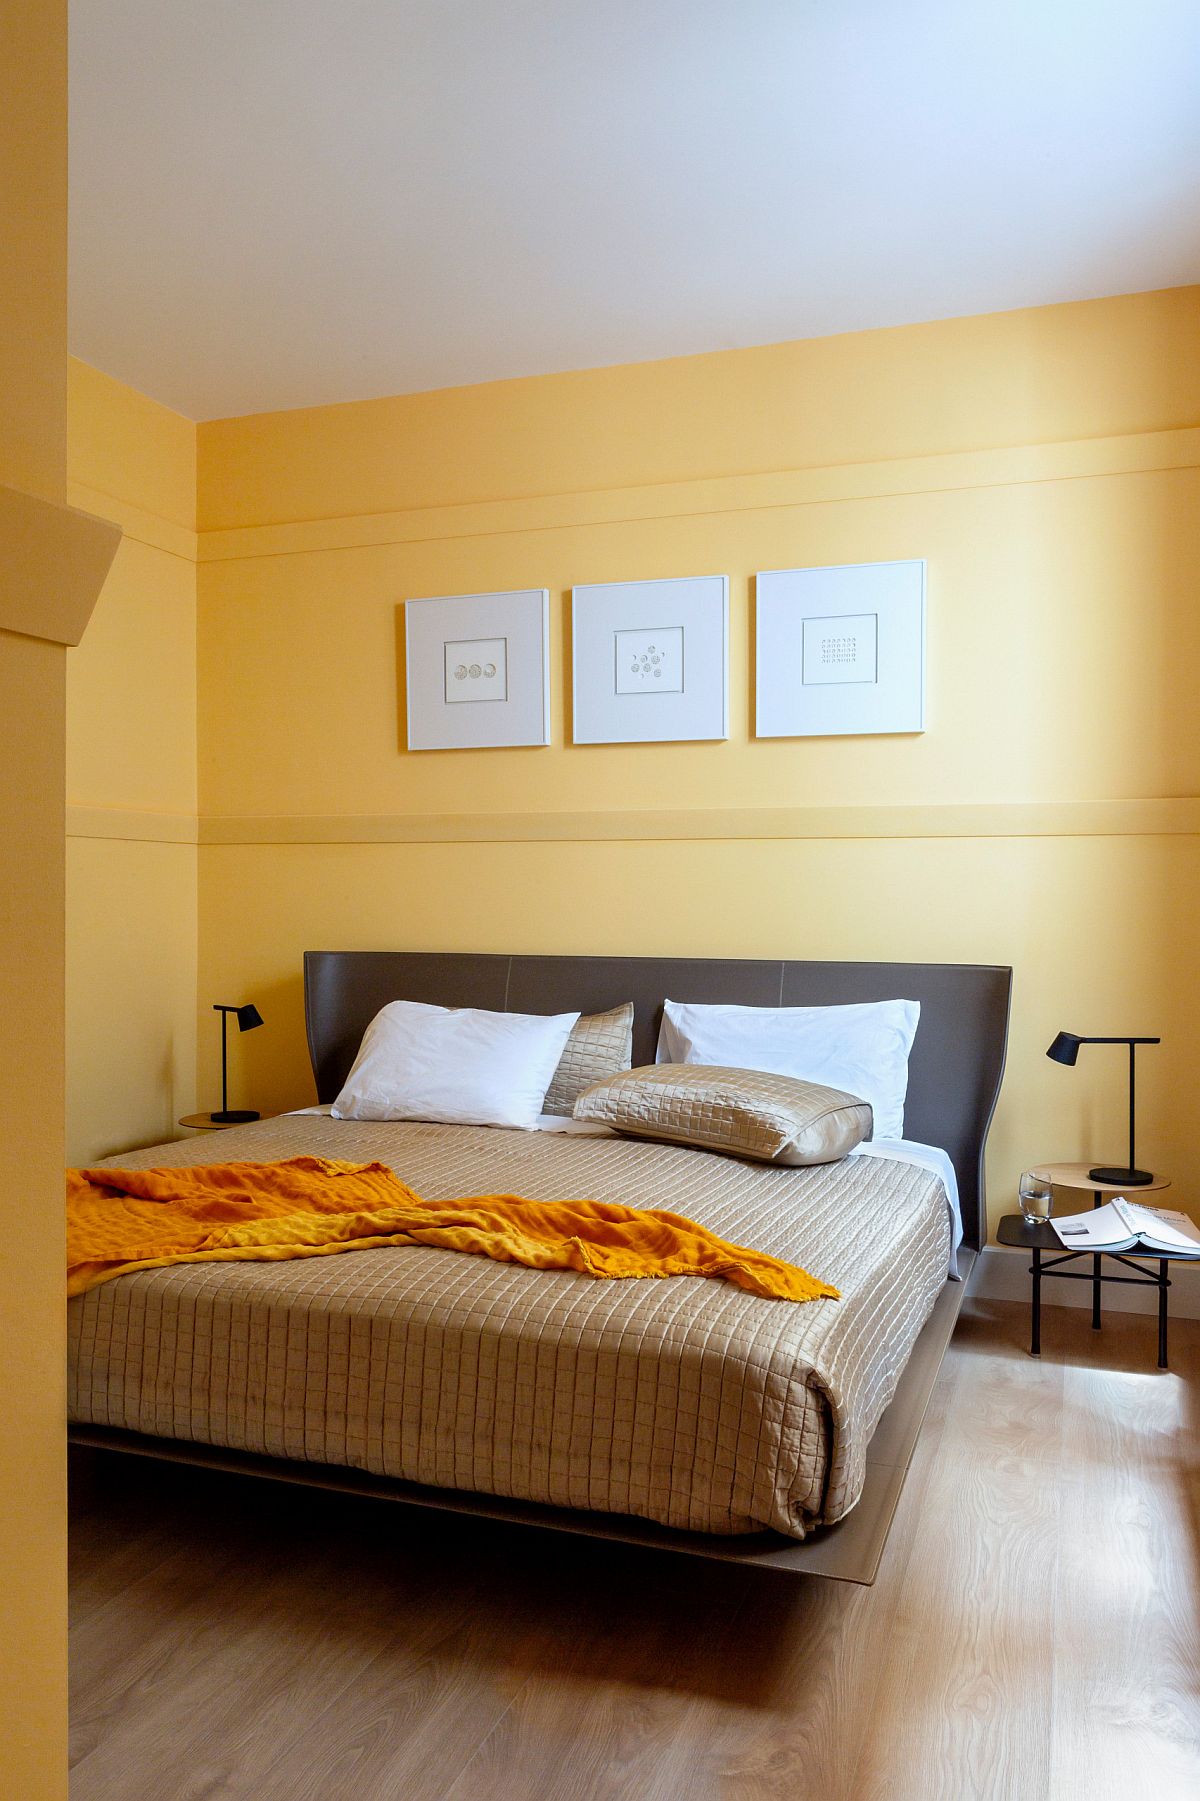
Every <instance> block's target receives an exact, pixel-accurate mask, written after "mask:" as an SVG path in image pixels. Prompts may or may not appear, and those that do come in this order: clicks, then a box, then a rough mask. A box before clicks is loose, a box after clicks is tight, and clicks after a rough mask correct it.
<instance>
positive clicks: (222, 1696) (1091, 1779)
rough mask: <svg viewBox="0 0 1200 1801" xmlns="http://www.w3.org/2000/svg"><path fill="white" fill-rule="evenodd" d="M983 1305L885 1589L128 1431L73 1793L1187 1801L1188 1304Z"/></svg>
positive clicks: (1194, 1628)
mask: <svg viewBox="0 0 1200 1801" xmlns="http://www.w3.org/2000/svg"><path fill="white" fill-rule="evenodd" d="M1043 1320H1044V1327H1043V1332H1044V1338H1043V1346H1044V1355H1043V1357H1042V1361H1041V1363H1040V1364H1038V1363H1035V1362H1033V1361H1031V1360H1030V1358H1029V1357H1028V1356H1027V1355H1026V1351H1025V1346H1026V1336H1025V1334H1026V1313H1025V1310H1024V1308H1022V1307H1018V1306H1017V1305H1015V1304H1012V1303H998V1302H972V1303H968V1307H967V1310H966V1311H965V1312H964V1315H963V1318H962V1321H961V1322H960V1325H959V1330H958V1333H957V1336H956V1338H955V1341H954V1344H953V1346H952V1348H951V1351H950V1354H949V1356H948V1357H947V1360H946V1364H945V1367H944V1369H943V1373H942V1377H941V1380H940V1382H939V1385H938V1388H937V1391H936V1393H935V1395H934V1399H933V1402H932V1404H931V1408H930V1413H929V1418H928V1420H927V1423H926V1426H925V1430H924V1432H923V1434H922V1437H921V1441H920V1443H919V1445H918V1447H917V1454H916V1458H915V1460H914V1464H913V1468H912V1471H911V1473H910V1475H909V1479H908V1483H907V1486H906V1488H905V1492H904V1495H903V1496H902V1499H901V1503H900V1509H899V1512H898V1514H897V1517H896V1521H895V1524H894V1526H893V1530H892V1537H891V1541H890V1543H889V1545H888V1549H887V1551H886V1553H885V1555H884V1560H883V1566H882V1569H881V1571H880V1576H879V1580H878V1582H877V1583H876V1584H875V1586H874V1588H869V1589H867V1588H860V1587H857V1586H855V1585H852V1584H848V1583H838V1582H826V1581H821V1580H818V1579H815V1578H811V1577H801V1578H791V1579H789V1578H785V1577H774V1576H771V1575H769V1574H768V1573H766V1572H762V1571H752V1572H747V1571H746V1570H743V1569H740V1568H737V1567H729V1568H727V1567H723V1566H720V1567H718V1566H711V1567H710V1566H705V1565H698V1564H697V1563H696V1562H695V1561H694V1560H693V1559H691V1558H685V1557H669V1556H665V1555H662V1554H659V1553H653V1552H648V1551H641V1550H634V1549H631V1548H629V1547H622V1546H620V1545H612V1544H604V1543H599V1542H595V1541H590V1540H582V1539H580V1540H574V1539H566V1538H562V1537H560V1536H558V1535H555V1534H536V1533H531V1532H529V1531H527V1530H522V1529H520V1528H516V1527H512V1526H500V1525H496V1524H492V1523H489V1522H486V1521H469V1520H463V1519H458V1518H454V1517H451V1516H432V1517H431V1515H430V1514H429V1513H428V1512H427V1511H425V1510H417V1509H405V1508H399V1507H395V1506H389V1505H388V1504H386V1503H383V1502H365V1501H347V1500H344V1499H342V1498H339V1497H337V1496H328V1495H320V1494H313V1493H307V1492H305V1493H301V1492H299V1491H294V1492H293V1491H288V1490H284V1489H281V1488H280V1487H279V1486H278V1485H276V1484H274V1483H254V1482H250V1481H248V1480H245V1479H234V1478H229V1477H220V1476H212V1475H208V1474H196V1473H194V1472H188V1471H186V1470H181V1469H178V1468H175V1469H170V1468H156V1467H149V1468H148V1467H147V1465H146V1463H145V1461H144V1460H142V1459H126V1460H121V1459H116V1458H111V1457H109V1458H105V1459H103V1462H104V1463H105V1464H106V1465H117V1466H118V1467H119V1470H120V1475H119V1477H112V1478H107V1479H106V1478H104V1477H102V1478H101V1480H100V1482H99V1483H98V1485H97V1487H96V1489H95V1492H94V1494H93V1495H92V1496H91V1498H90V1499H89V1500H88V1501H87V1503H86V1504H85V1505H83V1506H81V1507H80V1508H79V1510H78V1513H77V1517H76V1525H75V1533H74V1551H73V1578H72V1597H73V1600H72V1625H71V1649H72V1665H73V1691H74V1698H73V1708H72V1757H73V1774H72V1781H71V1795H72V1801H209V1798H212V1801H216V1798H217V1797H221V1798H226V1797H227V1798H229V1801H233V1798H234V1797H236V1798H237V1801H343V1797H344V1798H345V1801H608V1798H610V1797H622V1798H628V1801H676V1798H679V1801H708V1798H710V1797H712V1798H714V1801H716V1798H720V1801H756V1798H757V1797H764V1798H765V1797H786V1798H787V1801H808V1798H809V1797H813V1798H814V1801H1076V1798H1078V1801H1108V1798H1109V1797H1112V1798H1113V1801H1116V1798H1117V1797H1120V1801H1141V1798H1142V1797H1146V1798H1147V1801H1150V1798H1151V1797H1153V1801H1184V1798H1185V1797H1186V1801H1196V1797H1197V1796H1200V1472H1198V1464H1197V1456H1198V1452H1197V1442H1198V1437H1197V1427H1198V1425H1200V1322H1193V1321H1181V1322H1178V1323H1177V1324H1176V1323H1175V1322H1173V1323H1172V1356H1173V1361H1174V1366H1175V1367H1174V1369H1173V1371H1172V1372H1171V1373H1170V1374H1160V1373H1159V1372H1158V1371H1156V1370H1155V1368H1154V1354H1155V1353H1154V1322H1153V1321H1152V1320H1149V1319H1142V1318H1136V1317H1133V1316H1129V1315H1126V1316H1119V1315H1112V1316H1110V1318H1109V1320H1108V1321H1106V1324H1105V1328H1104V1331H1103V1332H1102V1333H1100V1334H1093V1332H1092V1331H1091V1329H1090V1326H1089V1324H1088V1315H1087V1314H1086V1313H1084V1312H1082V1311H1081V1310H1078V1309H1074V1308H1050V1309H1048V1310H1047V1311H1046V1313H1045V1314H1044V1315H1043Z"/></svg>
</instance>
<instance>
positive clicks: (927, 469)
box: [197, 426, 1200, 563]
mask: <svg viewBox="0 0 1200 1801" xmlns="http://www.w3.org/2000/svg"><path fill="white" fill-rule="evenodd" d="M1197 467H1200V427H1195V426H1189V427H1182V428H1180V429H1178V430H1174V431H1161V432H1136V433H1131V434H1129V435H1127V436H1123V437H1115V438H1080V439H1070V440H1064V441H1061V442H1058V443H1052V444H1020V445H1013V446H1009V447H1003V448H1000V449H990V450H966V451H952V452H940V453H938V454H936V455H933V456H923V457H901V458H893V459H889V460H886V461H880V462H872V463H838V464H829V465H826V466H824V467H813V468H808V469H785V470H775V471H771V472H767V473H763V474H752V475H728V476H719V477H713V478H707V479H699V480H690V481H683V482H658V483H654V484H651V485H649V486H644V487H631V488H603V489H594V490H590V491H586V492H580V493H568V494H545V495H535V496H532V497H528V498H514V499H510V500H489V501H475V502H468V503H461V504H455V505H452V506H435V507H419V508H412V509H409V510H407V511H397V512H387V513H364V514H352V515H345V516H342V517H338V518H329V519H306V520H292V521H284V522H278V523H274V524H262V525H253V526H234V527H224V528H221V527H217V528H212V529H204V530H201V532H200V533H199V537H198V553H197V554H198V556H199V560H200V562H201V563H215V562H231V561H234V562H236V561H239V560H242V559H246V558H257V557H278V556H307V555H312V554H313V553H314V552H320V551H336V550H362V549H368V548H372V547H379V546H387V545H399V544H418V543H429V542H432V541H436V540H439V539H450V538H471V537H491V536H499V535H505V534H512V533H521V532H537V531H562V530H566V529H569V528H571V527H575V526H586V525H629V524H634V523H637V522H639V521H645V520H653V519H671V518H686V517H690V516H707V515H712V514H718V513H740V512H763V511H770V510H774V509H778V508H789V507H801V506H820V505H827V504H829V503H831V502H838V501H855V500H881V499H885V498H890V497H893V496H900V495H911V494H936V493H945V492H947V491H951V490H957V489H970V488H995V487H1014V486H1022V485H1025V484H1028V483H1039V482H1053V481H1079V480H1084V479H1089V478H1093V477H1096V476H1120V475H1148V474H1156V473H1160V472H1162V471H1166V470H1173V469H1194V468H1197Z"/></svg>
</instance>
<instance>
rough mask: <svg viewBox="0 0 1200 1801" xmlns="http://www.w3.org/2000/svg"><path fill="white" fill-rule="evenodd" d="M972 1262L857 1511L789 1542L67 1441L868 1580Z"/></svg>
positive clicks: (109, 1434) (920, 1362)
mask: <svg viewBox="0 0 1200 1801" xmlns="http://www.w3.org/2000/svg"><path fill="white" fill-rule="evenodd" d="M974 1262H975V1253H974V1252H973V1251H970V1250H966V1249H964V1250H962V1251H960V1252H959V1266H960V1269H961V1270H962V1275H963V1280H962V1281H961V1282H947V1283H946V1284H945V1286H944V1288H943V1289H942V1291H941V1293H940V1295H939V1296H938V1298H937V1300H936V1301H935V1303H934V1306H933V1311H932V1313H931V1314H930V1316H929V1318H928V1320H927V1321H926V1322H925V1325H924V1326H923V1327H922V1329H921V1332H920V1333H919V1335H918V1337H917V1341H916V1344H915V1345H914V1346H913V1351H912V1355H911V1356H910V1358H909V1360H908V1362H907V1364H906V1365H905V1368H904V1372H903V1374H902V1375H901V1377H900V1381H899V1383H898V1385H897V1388H896V1393H895V1395H894V1396H893V1398H892V1401H891V1404H890V1406H889V1407H888V1408H887V1409H886V1411H885V1412H884V1415H883V1417H882V1419H881V1420H880V1422H879V1425H878V1427H877V1428H876V1430H875V1434H874V1437H873V1438H872V1440H871V1443H870V1445H869V1447H868V1449H867V1475H866V1481H865V1483H864V1485H863V1492H862V1497H861V1499H860V1500H859V1503H858V1505H857V1507H855V1508H854V1510H853V1512H852V1513H849V1514H848V1515H847V1516H846V1518H845V1519H844V1520H839V1521H838V1522H837V1524H836V1525H833V1526H826V1527H823V1528H822V1529H820V1530H819V1531H817V1532H814V1533H813V1534H812V1536H811V1537H809V1538H806V1539H802V1540H795V1539H790V1538H785V1537H784V1536H783V1535H782V1533H777V1532H758V1533H753V1534H747V1535H741V1536H737V1537H733V1538H725V1537H720V1536H718V1535H716V1534H713V1533H700V1532H679V1531H676V1530H675V1529H673V1528H672V1527H669V1526H658V1525H655V1524H654V1522H653V1521H651V1520H639V1519H634V1518H631V1517H627V1516H626V1515H624V1514H613V1513H586V1512H582V1511H577V1510H576V1509H574V1508H569V1507H547V1506H543V1505H541V1504H540V1503H538V1502H536V1501H516V1500H509V1499H506V1498H505V1497H503V1496H500V1495H481V1494H468V1493H464V1492H461V1491H459V1490H457V1489H446V1488H426V1487H424V1486H422V1485H421V1484H420V1483H416V1482H405V1481H402V1480H400V1479H399V1478H397V1477H390V1476H375V1475H372V1474H370V1472H368V1471H365V1470H352V1469H342V1468H339V1467H338V1466H337V1465H334V1464H325V1463H304V1462H297V1461H295V1460H293V1459H290V1458H283V1457H267V1456H264V1455H262V1454H261V1453H259V1452H255V1451H235V1450H226V1449H225V1448H223V1447H222V1446H220V1445H207V1444H194V1443H191V1442H190V1441H188V1440H186V1439H174V1438H152V1437H150V1436H149V1435H147V1434H146V1433H142V1432H125V1431H122V1430H120V1429H119V1428H117V1427H115V1426H90V1425H84V1424H76V1425H72V1426H70V1427H69V1429H68V1439H69V1442H70V1443H71V1444H73V1445H83V1446H88V1447H89V1448H91V1449H93V1450H98V1451H119V1452H123V1453H125V1454H127V1455H133V1456H138V1457H154V1458H158V1459H161V1460H164V1461H166V1462H168V1463H182V1464H190V1465H198V1466H199V1467H200V1468H202V1469H210V1470H223V1471H227V1472H229V1473H230V1474H234V1475H242V1476H261V1477H265V1478H266V1479H267V1480H269V1481H273V1482H291V1483H298V1484H300V1485H301V1486H303V1487H306V1488H321V1489H332V1490H334V1491H335V1492H336V1493H339V1494H349V1495H369V1496H371V1497H372V1499H375V1500H385V1501H399V1502H402V1503H404V1504H406V1505H408V1506H410V1507H437V1508H441V1509H442V1510H443V1511H448V1512H451V1513H465V1514H475V1515H478V1516H479V1517H481V1518H483V1519H489V1520H505V1521H508V1522H509V1523H511V1524H516V1525H521V1526H538V1527H541V1528H542V1530H544V1531H550V1532H574V1533H580V1534H582V1535H583V1536H585V1537H588V1538H606V1539H612V1540H615V1541H617V1542H619V1543H622V1544H630V1545H642V1546H645V1547H648V1548H650V1549H652V1550H659V1551H675V1552H682V1553H683V1554H684V1555H686V1556H689V1557H704V1558H707V1559H709V1560H710V1561H712V1562H717V1563H740V1564H746V1565H749V1566H751V1567H753V1566H759V1567H761V1568H763V1569H769V1570H782V1571H785V1572H786V1573H788V1574H789V1575H797V1576H824V1577H828V1578H831V1579H833V1580H835V1581H839V1582H860V1583H864V1584H870V1583H872V1582H874V1580H875V1577H876V1574H877V1572H878V1570H879V1564H880V1560H881V1558H882V1556H883V1550H884V1546H885V1545H886V1543H887V1537H888V1532H889V1530H890V1528H891V1524H892V1518H893V1516H894V1514H895V1511H896V1505H897V1502H898V1501H899V1499H900V1491H901V1489H902V1488H903V1486H904V1478H905V1476H906V1475H907V1473H908V1467H909V1464H910V1463H911V1461H912V1455H913V1451H914V1449H915V1447H916V1443H917V1438H918V1436H919V1434H920V1431H921V1426H922V1423H923V1421H924V1419H925V1412H926V1409H927V1408H928V1405H929V1398H930V1396H931V1395H932V1393H933V1388H934V1384H935V1382H936V1381H937V1378H938V1372H939V1370H940V1369H941V1367H942V1359H943V1357H944V1356H945V1353H946V1348H947V1346H948V1345H949V1343H950V1339H951V1337H952V1335H953V1332H954V1328H955V1325H956V1324H957V1322H958V1316H959V1313H960V1311H961V1309H962V1305H963V1301H964V1299H965V1298H966V1293H967V1289H968V1287H969V1286H970V1276H971V1273H972V1268H973V1265H974Z"/></svg>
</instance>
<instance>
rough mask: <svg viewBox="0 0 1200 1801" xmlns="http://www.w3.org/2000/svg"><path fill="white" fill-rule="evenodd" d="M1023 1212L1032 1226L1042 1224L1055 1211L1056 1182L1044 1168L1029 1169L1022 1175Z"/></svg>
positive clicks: (1020, 1190) (1020, 1189)
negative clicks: (1054, 1182) (1053, 1181)
mask: <svg viewBox="0 0 1200 1801" xmlns="http://www.w3.org/2000/svg"><path fill="white" fill-rule="evenodd" d="M1018 1192H1019V1194H1020V1196H1021V1212H1022V1213H1023V1214H1024V1216H1025V1219H1026V1221H1027V1223H1028V1224H1029V1225H1031V1226H1040V1225H1041V1223H1042V1221H1043V1220H1045V1219H1049V1218H1050V1215H1051V1214H1052V1213H1053V1212H1054V1184H1053V1183H1052V1182H1051V1180H1050V1178H1049V1176H1048V1175H1047V1174H1046V1172H1045V1170H1043V1169H1027V1170H1026V1171H1025V1173H1024V1175H1023V1176H1022V1177H1021V1182H1020V1188H1019V1190H1018Z"/></svg>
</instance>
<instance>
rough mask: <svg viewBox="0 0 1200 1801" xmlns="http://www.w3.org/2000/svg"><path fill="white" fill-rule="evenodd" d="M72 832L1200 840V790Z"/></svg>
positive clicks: (216, 837)
mask: <svg viewBox="0 0 1200 1801" xmlns="http://www.w3.org/2000/svg"><path fill="white" fill-rule="evenodd" d="M67 836H68V837H70V838H123V839H127V840H130V841H137V842H141V843H160V844H201V845H221V844H243V845H250V844H263V845H270V844H281V845H282V844H588V843H591V844H607V843H673V842H679V843H682V842H697V841H699V842H709V843H737V842H743V841H746V840H782V841H787V840H803V839H832V838H865V839H880V838H1131V837H1161V836H1167V837H1196V836H1200V798H1188V799H1180V800H1108V801H1043V802H1019V801H1018V802H983V803H980V804H978V805H961V806H924V807H911V806H910V807H713V808H678V809H653V808H645V809H642V810H640V811H628V812H618V811H615V810H613V811H610V810H607V809H597V810H593V811H590V812H576V813H370V814H362V815H357V816H356V815H352V814H291V813H285V814H263V815H237V816H232V815H231V816H224V817H223V816H201V817H200V818H196V817H195V816H193V815H191V814H182V813H151V812H139V811H134V810H133V809H130V808H124V807H88V806H69V807H68V808H67Z"/></svg>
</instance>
